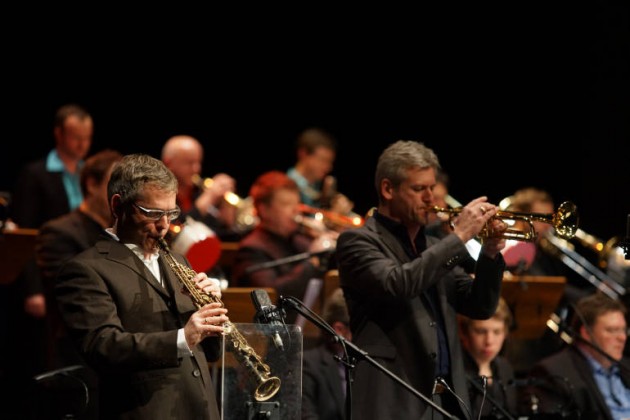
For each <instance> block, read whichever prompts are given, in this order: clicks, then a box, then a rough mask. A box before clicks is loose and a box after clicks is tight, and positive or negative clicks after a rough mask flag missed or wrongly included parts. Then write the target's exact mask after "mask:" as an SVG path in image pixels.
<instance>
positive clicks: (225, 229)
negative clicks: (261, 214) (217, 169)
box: [162, 135, 242, 242]
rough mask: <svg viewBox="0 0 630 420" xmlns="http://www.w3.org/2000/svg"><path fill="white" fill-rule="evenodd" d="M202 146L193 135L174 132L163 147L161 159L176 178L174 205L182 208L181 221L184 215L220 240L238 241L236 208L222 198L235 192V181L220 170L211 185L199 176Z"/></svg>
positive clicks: (239, 234) (239, 233)
mask: <svg viewBox="0 0 630 420" xmlns="http://www.w3.org/2000/svg"><path fill="white" fill-rule="evenodd" d="M203 154H204V150H203V146H202V145H201V143H200V142H199V140H197V139H196V138H194V137H192V136H188V135H177V136H173V137H171V138H169V139H168V140H167V141H166V143H164V146H163V147H162V161H163V162H164V164H165V165H166V167H167V168H169V169H170V170H171V171H172V172H173V174H175V176H176V177H177V182H178V183H179V189H178V191H177V205H178V206H179V207H180V208H181V210H182V215H181V219H180V220H179V222H180V223H182V222H184V220H185V218H186V216H190V217H192V218H193V219H194V220H198V221H200V222H203V223H204V224H205V225H207V226H208V227H209V228H210V229H211V230H212V231H213V232H214V233H215V234H216V235H217V236H218V238H219V239H220V240H221V241H227V242H229V241H237V240H239V239H240V238H241V236H242V232H240V231H239V230H238V229H236V227H235V222H236V207H235V206H233V205H232V204H230V203H228V202H227V201H226V200H225V198H224V197H225V194H226V193H228V192H231V193H234V192H235V191H236V181H235V180H234V178H232V177H231V176H230V175H228V174H225V173H219V174H216V175H215V176H213V177H212V180H213V182H212V183H210V185H203V184H202V182H203V179H202V178H201V173H202V164H203Z"/></svg>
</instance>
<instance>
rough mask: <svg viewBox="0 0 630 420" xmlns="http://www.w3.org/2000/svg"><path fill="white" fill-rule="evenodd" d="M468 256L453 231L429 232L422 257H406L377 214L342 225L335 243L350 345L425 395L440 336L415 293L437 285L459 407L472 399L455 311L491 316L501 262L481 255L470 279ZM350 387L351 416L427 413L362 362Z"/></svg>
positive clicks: (414, 399) (407, 416)
mask: <svg viewBox="0 0 630 420" xmlns="http://www.w3.org/2000/svg"><path fill="white" fill-rule="evenodd" d="M468 255H469V254H468V251H467V250H466V247H465V245H464V244H463V243H462V241H461V240H460V239H459V238H458V237H457V236H456V235H455V234H451V235H448V236H446V237H445V238H444V239H442V240H438V239H437V238H432V237H427V249H426V250H425V251H424V252H423V253H422V255H421V257H418V258H415V259H410V258H409V256H408V255H407V253H406V252H405V250H404V248H403V246H402V244H401V243H400V242H399V240H398V239H397V238H396V237H395V236H394V235H393V234H392V233H391V232H390V231H389V230H388V229H387V228H385V226H383V225H381V224H380V223H379V222H378V220H377V219H376V218H375V217H372V218H369V219H367V221H366V223H365V225H364V226H363V227H361V228H357V229H349V230H346V231H344V232H343V233H341V235H340V236H339V240H338V241H337V262H338V265H339V274H340V279H341V286H342V288H343V289H344V296H345V298H346V301H347V303H348V309H349V312H350V322H351V329H352V341H353V343H354V344H356V345H357V346H358V347H360V348H361V349H363V350H365V351H366V352H367V353H368V354H369V355H371V356H372V357H373V358H374V359H375V360H376V361H377V362H379V363H380V364H381V365H383V366H384V367H385V368H387V369H388V370H389V371H390V372H392V373H394V374H395V375H397V376H399V377H400V378H401V379H402V380H404V381H405V382H406V383H407V384H409V385H410V386H411V387H413V388H415V389H416V390H417V391H419V392H421V393H422V394H424V395H425V396H429V395H431V391H432V387H433V382H434V379H435V378H434V372H435V371H436V361H437V351H438V341H437V334H436V322H435V320H434V319H433V317H432V315H431V310H430V309H429V308H427V307H426V305H425V302H424V300H423V299H421V295H422V294H423V292H424V291H426V290H427V289H428V288H430V287H432V286H436V287H437V293H438V300H439V302H438V304H439V310H441V314H442V317H443V319H444V321H445V324H446V331H445V333H446V336H447V341H448V347H449V349H450V361H451V372H450V373H451V381H452V383H451V384H450V385H451V386H452V387H453V388H454V391H455V392H456V393H457V395H458V396H459V397H460V398H461V399H462V401H463V406H462V403H461V402H460V407H461V411H462V412H463V413H467V409H468V407H470V398H469V396H468V387H467V384H466V375H465V372H464V364H463V356H462V348H461V344H460V341H459V336H458V333H457V321H456V313H457V312H461V313H462V314H464V315H466V316H469V317H471V318H475V319H487V318H489V317H490V316H491V315H492V314H493V313H494V311H495V310H496V307H497V304H498V300H499V296H500V293H501V282H502V278H503V268H504V265H505V264H504V262H503V258H502V257H501V256H500V255H499V256H498V257H497V259H495V260H491V259H489V258H487V257H485V256H484V255H480V257H479V260H478V261H477V266H476V279H475V281H473V279H472V278H471V277H470V276H469V275H468V274H466V272H465V271H464V270H463V269H462V268H461V267H460V266H458V263H459V262H460V261H461V260H462V259H464V258H468ZM353 390H354V391H353V399H352V401H353V415H356V416H357V418H360V419H365V420H368V419H389V418H400V419H411V418H421V417H422V416H423V415H427V416H430V415H431V414H432V413H431V412H432V411H433V410H432V409H430V408H429V409H427V408H428V407H429V406H428V405H427V404H426V403H425V402H423V401H421V400H420V399H419V398H418V397H417V396H415V395H413V394H412V393H410V392H407V391H406V390H405V389H403V388H401V386H400V385H398V384H397V383H395V382H394V381H393V380H392V379H390V378H389V377H387V376H385V375H384V374H382V373H381V372H379V371H378V369H376V368H375V367H373V366H371V365H369V364H367V363H365V362H364V363H358V364H357V367H356V368H355V381H354V383H353ZM464 406H465V408H464ZM464 415H465V414H464Z"/></svg>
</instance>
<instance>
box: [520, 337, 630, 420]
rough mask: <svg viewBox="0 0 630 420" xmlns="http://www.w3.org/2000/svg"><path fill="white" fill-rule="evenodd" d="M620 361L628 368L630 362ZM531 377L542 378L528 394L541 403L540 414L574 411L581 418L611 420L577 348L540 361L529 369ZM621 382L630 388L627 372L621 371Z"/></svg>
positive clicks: (589, 370)
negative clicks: (578, 413)
mask: <svg viewBox="0 0 630 420" xmlns="http://www.w3.org/2000/svg"><path fill="white" fill-rule="evenodd" d="M622 361H623V363H624V364H625V365H626V366H629V365H628V363H629V362H630V360H628V359H627V358H624V359H622ZM531 377H535V378H541V379H542V381H537V385H536V386H532V387H530V388H529V389H528V391H527V393H528V394H529V395H535V396H536V397H537V398H538V399H539V400H540V403H539V404H540V408H539V411H540V412H541V413H560V412H564V413H575V410H576V409H577V410H578V411H579V412H580V414H581V418H582V419H589V420H591V419H593V420H599V419H601V420H613V417H612V414H611V413H610V410H609V409H608V406H607V405H606V401H605V400H604V397H603V396H602V393H601V392H600V391H599V387H598V386H597V382H595V378H594V377H593V369H592V368H591V365H590V364H589V362H588V360H587V359H586V357H584V355H583V354H582V353H581V352H580V351H579V350H578V349H577V348H576V347H573V346H570V347H566V348H565V349H563V350H561V351H559V352H558V353H556V354H553V355H551V356H548V357H546V358H544V359H542V360H541V361H539V362H538V363H536V364H535V365H534V367H533V368H532V370H531ZM621 380H622V381H623V383H624V385H625V386H626V388H630V372H629V371H628V370H627V369H621Z"/></svg>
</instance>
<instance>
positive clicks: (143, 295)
mask: <svg viewBox="0 0 630 420" xmlns="http://www.w3.org/2000/svg"><path fill="white" fill-rule="evenodd" d="M177 258H178V259H179V260H180V261H183V259H182V258H181V257H179V256H178V257H177ZM160 264H161V266H162V267H161V269H162V273H163V281H164V284H165V285H166V287H162V286H161V285H160V284H159V283H158V282H157V280H156V279H155V277H154V276H153V275H152V274H151V273H150V271H149V270H148V269H147V268H146V266H145V265H144V264H143V263H142V261H140V260H139V259H138V258H137V257H136V256H135V255H134V254H133V253H132V252H131V251H130V250H129V249H128V248H127V247H126V246H125V245H124V244H121V243H119V242H116V241H111V240H108V241H99V242H97V243H96V245H95V246H94V247H92V248H90V249H88V250H86V251H84V252H82V253H81V254H79V255H78V256H76V257H74V258H73V259H71V260H70V261H69V262H68V263H67V264H66V265H64V267H63V268H62V269H61V272H60V274H59V277H58V281H57V284H56V286H55V296H56V299H57V302H58V304H59V307H60V311H61V315H62V317H63V320H64V322H65V323H66V325H67V326H68V331H69V333H70V334H71V336H72V337H73V338H74V339H75V340H76V343H77V344H78V346H79V349H80V352H81V354H82V355H83V356H84V358H85V360H86V361H87V362H88V364H90V366H92V367H93V368H94V369H95V370H96V371H97V373H98V374H99V380H100V384H99V387H100V397H101V401H100V404H99V406H100V408H101V417H100V418H103V419H110V418H111V419H140V418H142V419H154V418H155V419H157V418H159V419H218V418H219V413H218V408H217V401H216V398H215V394H214V391H213V387H212V382H211V379H210V372H209V369H208V365H207V359H206V355H207V356H208V357H209V358H210V359H211V360H215V359H217V358H218V356H219V351H220V349H219V344H220V343H219V340H218V339H217V338H211V339H206V340H204V342H202V344H203V346H204V348H203V349H202V348H201V346H198V347H196V348H194V349H193V353H194V354H193V356H184V357H183V358H180V357H178V354H177V330H178V329H179V328H181V327H183V326H184V324H185V323H186V321H187V320H188V318H189V317H190V315H191V314H192V313H193V312H194V311H195V306H194V305H193V303H192V301H191V299H190V298H189V297H187V296H186V295H184V294H183V293H181V291H180V290H181V285H180V284H179V281H178V280H177V278H176V277H175V274H174V273H173V272H172V271H171V270H170V268H168V267H167V266H166V264H162V262H160ZM204 351H205V352H204Z"/></svg>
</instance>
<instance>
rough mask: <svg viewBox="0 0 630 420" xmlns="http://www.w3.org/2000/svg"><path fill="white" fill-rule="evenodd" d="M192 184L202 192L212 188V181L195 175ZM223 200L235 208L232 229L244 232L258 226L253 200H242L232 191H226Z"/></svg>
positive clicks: (248, 198) (249, 198)
mask: <svg viewBox="0 0 630 420" xmlns="http://www.w3.org/2000/svg"><path fill="white" fill-rule="evenodd" d="M192 182H193V184H195V185H196V186H197V187H199V188H200V189H202V190H206V189H208V188H210V187H211V186H212V184H213V183H214V179H212V178H201V177H200V176H199V175H197V174H195V175H193V176H192ZM223 199H224V200H225V201H226V202H227V203H228V204H230V205H232V206H234V207H235V208H236V215H235V217H234V229H235V230H236V231H239V232H245V231H248V230H250V229H251V228H253V227H254V226H256V225H257V224H258V216H256V209H255V208H254V200H252V198H251V197H247V198H242V197H240V196H238V195H237V194H235V193H233V192H232V191H227V192H226V193H225V194H224V195H223Z"/></svg>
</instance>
